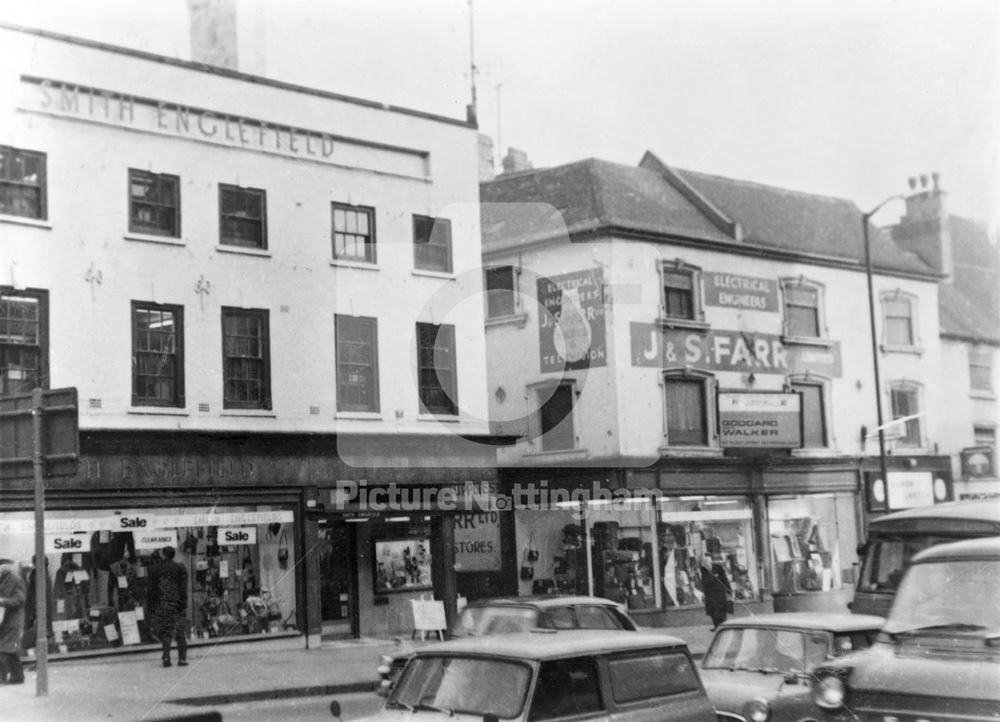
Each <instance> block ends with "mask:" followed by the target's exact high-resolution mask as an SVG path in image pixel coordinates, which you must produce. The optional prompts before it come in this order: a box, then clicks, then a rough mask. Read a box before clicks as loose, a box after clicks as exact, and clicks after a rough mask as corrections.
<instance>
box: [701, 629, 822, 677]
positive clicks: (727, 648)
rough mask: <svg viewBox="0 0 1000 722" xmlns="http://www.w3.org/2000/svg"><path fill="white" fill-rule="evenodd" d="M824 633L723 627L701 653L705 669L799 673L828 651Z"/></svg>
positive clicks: (817, 661)
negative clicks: (708, 647)
mask: <svg viewBox="0 0 1000 722" xmlns="http://www.w3.org/2000/svg"><path fill="white" fill-rule="evenodd" d="M830 636H831V635H830V634H828V633H827V632H821V631H816V632H800V631H798V630H794V629H773V628H768V627H761V628H753V627H748V628H745V629H744V628H739V627H735V628H732V629H724V630H722V631H721V632H719V634H717V635H716V637H715V639H714V640H713V641H712V646H711V648H710V649H709V650H708V652H707V653H706V654H705V661H704V663H703V666H704V667H705V669H713V668H716V669H717V668H723V669H752V670H760V669H770V670H777V671H781V672H800V671H803V670H806V669H809V668H810V667H812V666H814V665H816V664H819V663H820V662H822V661H823V660H824V659H825V658H826V656H827V654H828V653H829V650H830Z"/></svg>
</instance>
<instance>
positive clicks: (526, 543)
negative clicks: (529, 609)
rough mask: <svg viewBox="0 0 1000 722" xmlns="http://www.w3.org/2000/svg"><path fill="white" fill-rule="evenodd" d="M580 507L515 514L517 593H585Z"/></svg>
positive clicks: (583, 532)
mask: <svg viewBox="0 0 1000 722" xmlns="http://www.w3.org/2000/svg"><path fill="white" fill-rule="evenodd" d="M581 520H582V514H581V513H580V507H579V506H576V507H574V508H552V509H539V510H518V511H517V512H515V514H514V526H515V535H516V539H517V549H518V579H519V582H518V591H519V593H520V594H549V593H552V592H559V593H562V594H587V593H588V589H589V580H588V573H587V550H586V548H585V546H584V542H583V540H584V538H585V537H584V535H585V530H584V527H583V524H582V521H581Z"/></svg>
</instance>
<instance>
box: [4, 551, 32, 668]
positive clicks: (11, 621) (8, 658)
mask: <svg viewBox="0 0 1000 722" xmlns="http://www.w3.org/2000/svg"><path fill="white" fill-rule="evenodd" d="M27 596H28V590H27V587H26V586H25V584H24V579H22V578H21V575H20V574H18V571H17V567H16V566H15V565H14V562H12V561H11V560H10V559H0V607H3V610H4V616H3V621H2V622H0V683H2V684H23V683H24V668H23V667H22V666H21V657H20V652H21V635H23V634H24V602H25V599H27Z"/></svg>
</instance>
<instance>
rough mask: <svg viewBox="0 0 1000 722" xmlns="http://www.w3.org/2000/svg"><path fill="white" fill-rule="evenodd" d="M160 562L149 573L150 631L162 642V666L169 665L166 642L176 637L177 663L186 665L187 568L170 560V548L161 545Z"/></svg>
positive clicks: (173, 551) (172, 559)
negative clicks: (161, 557) (161, 559)
mask: <svg viewBox="0 0 1000 722" xmlns="http://www.w3.org/2000/svg"><path fill="white" fill-rule="evenodd" d="M161 554H162V555H163V561H161V562H160V563H158V564H156V565H154V566H153V568H152V570H151V571H150V573H149V587H148V594H147V598H146V601H147V604H148V605H149V617H150V624H149V626H150V630H151V631H152V633H153V635H154V636H156V638H157V639H159V640H160V643H161V644H162V645H163V666H164V667H169V666H170V644H171V641H172V640H175V639H176V640H177V666H179V667H185V666H187V569H185V568H184V565H183V564H180V563H178V562H175V561H174V554H175V550H174V548H173V547H163V550H162V551H161Z"/></svg>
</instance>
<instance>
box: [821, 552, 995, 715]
mask: <svg viewBox="0 0 1000 722" xmlns="http://www.w3.org/2000/svg"><path fill="white" fill-rule="evenodd" d="M814 674H815V679H814V681H813V695H814V699H815V701H816V704H817V705H819V706H820V707H823V708H824V709H825V710H826V714H825V715H824V716H823V717H822V718H820V719H821V720H828V721H830V722H834V721H836V722H840V721H841V720H843V721H844V722H846V721H847V720H856V721H858V722H917V721H918V720H930V721H932V722H977V721H979V720H982V722H986V721H987V720H990V721H991V722H996V720H997V719H998V713H1000V537H994V538H991V539H974V540H969V541H960V542H953V543H950V544H942V545H940V546H935V547H932V548H930V549H927V550H925V551H923V552H921V553H920V554H917V555H916V556H914V557H913V559H912V560H911V565H910V567H909V569H908V570H907V571H906V573H905V574H904V575H903V579H902V581H901V582H900V584H899V589H898V590H897V592H896V596H895V599H894V600H893V603H892V607H891V609H890V611H889V618H888V619H887V620H886V623H885V626H884V627H883V628H882V631H881V633H879V635H878V637H877V639H876V640H875V644H874V645H873V646H872V647H871V648H870V649H869V650H867V651H865V652H860V653H858V654H851V655H848V656H846V657H843V658H842V659H838V660H835V661H834V662H831V663H829V664H824V665H821V666H820V667H818V668H817V669H816V670H815V672H814Z"/></svg>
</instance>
